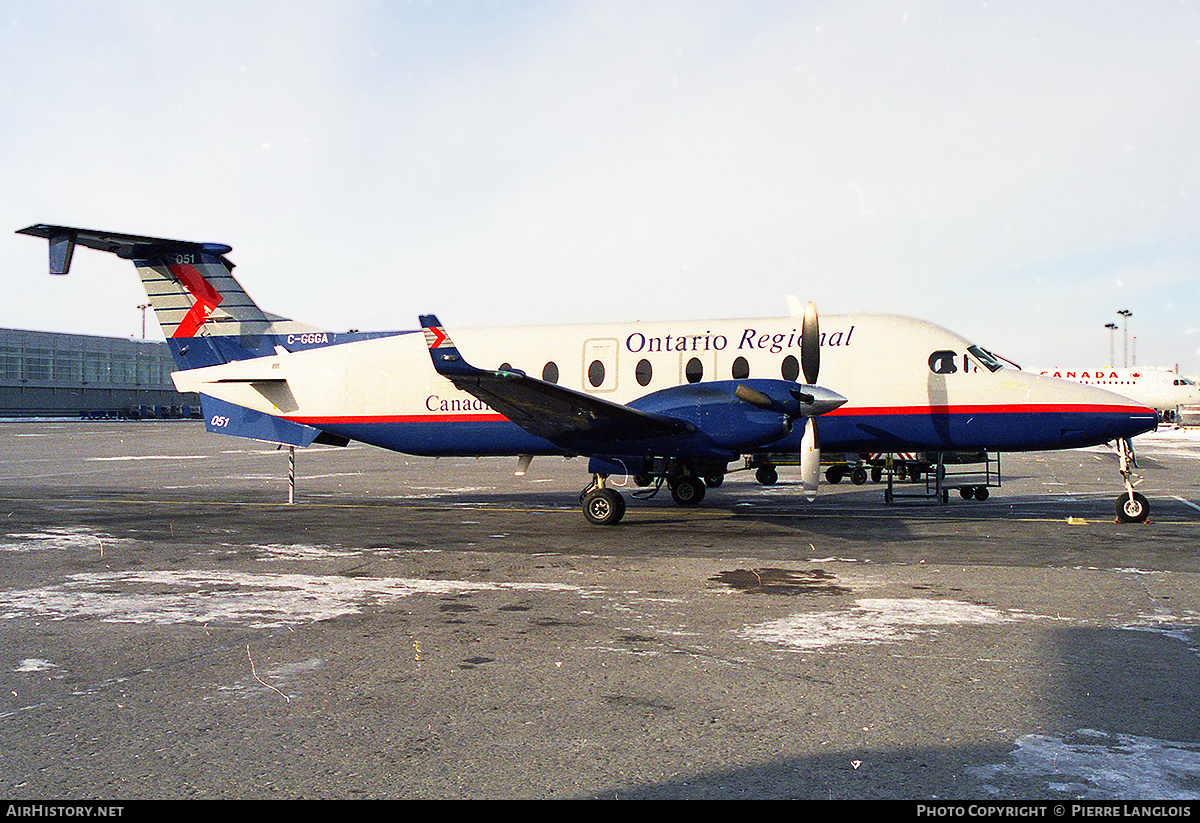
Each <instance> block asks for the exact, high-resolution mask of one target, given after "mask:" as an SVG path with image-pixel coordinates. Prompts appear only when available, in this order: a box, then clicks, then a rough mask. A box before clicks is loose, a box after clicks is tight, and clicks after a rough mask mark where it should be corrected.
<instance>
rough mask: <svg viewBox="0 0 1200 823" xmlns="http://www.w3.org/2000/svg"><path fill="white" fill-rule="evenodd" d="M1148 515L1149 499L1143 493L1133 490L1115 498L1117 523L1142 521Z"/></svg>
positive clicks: (1144, 520)
mask: <svg viewBox="0 0 1200 823" xmlns="http://www.w3.org/2000/svg"><path fill="white" fill-rule="evenodd" d="M1149 516H1150V501H1149V500H1147V499H1146V498H1145V496H1144V495H1141V494H1139V493H1138V492H1134V493H1133V494H1132V496H1131V495H1128V494H1123V495H1121V496H1120V497H1118V498H1117V522H1118V523H1144V522H1146V518H1147V517H1149Z"/></svg>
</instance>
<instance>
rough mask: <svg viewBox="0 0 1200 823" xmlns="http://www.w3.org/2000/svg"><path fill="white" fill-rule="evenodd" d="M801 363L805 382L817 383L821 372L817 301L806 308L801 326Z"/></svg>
mask: <svg viewBox="0 0 1200 823" xmlns="http://www.w3.org/2000/svg"><path fill="white" fill-rule="evenodd" d="M800 365H801V368H803V369H804V382H805V383H809V384H811V385H816V382H817V376H818V375H819V374H820V372H821V329H820V323H819V322H818V321H817V306H816V304H815V303H809V304H808V305H807V306H806V307H805V308H804V321H803V322H802V324H801V326H800Z"/></svg>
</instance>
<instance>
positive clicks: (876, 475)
mask: <svg viewBox="0 0 1200 823" xmlns="http://www.w3.org/2000/svg"><path fill="white" fill-rule="evenodd" d="M882 479H883V469H881V468H880V467H879V466H876V467H874V468H873V469H871V482H872V483H878V482H879V481H880V480H882Z"/></svg>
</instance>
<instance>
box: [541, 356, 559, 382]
mask: <svg viewBox="0 0 1200 823" xmlns="http://www.w3.org/2000/svg"><path fill="white" fill-rule="evenodd" d="M542 379H543V380H545V381H546V382H547V383H557V382H558V364H557V363H555V362H554V361H553V360H551V361H550V362H549V363H547V364H546V365H545V366H543V367H542Z"/></svg>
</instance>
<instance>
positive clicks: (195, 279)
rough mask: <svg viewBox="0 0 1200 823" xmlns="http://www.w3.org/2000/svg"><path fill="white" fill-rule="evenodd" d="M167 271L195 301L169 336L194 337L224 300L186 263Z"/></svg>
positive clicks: (169, 267) (194, 268) (178, 264)
mask: <svg viewBox="0 0 1200 823" xmlns="http://www.w3.org/2000/svg"><path fill="white" fill-rule="evenodd" d="M167 269H168V270H169V271H170V272H171V274H173V275H175V279H176V280H178V281H179V282H180V283H182V284H183V287H184V288H185V289H187V290H188V292H189V293H190V294H191V295H192V298H193V299H194V300H195V301H196V302H195V304H193V306H192V308H191V309H190V310H189V311H188V313H187V314H186V315H185V316H184V318H183V320H182V321H180V323H179V327H178V328H177V329H175V331H174V333H172V335H171V336H172V337H195V336H196V332H198V331H199V330H200V327H201V326H203V325H204V323H205V321H207V320H208V317H209V315H211V314H212V313H213V310H214V309H216V307H217V306H219V305H220V304H221V301H222V300H224V299H225V298H224V297H223V296H222V295H221V294H219V293H218V292H217V290H216V289H214V288H213V287H212V285H211V284H210V283H209V282H208V281H207V280H205V279H204V276H203V275H202V274H200V272H199V271H197V270H196V267H195V266H192V265H189V264H187V263H177V264H174V265H169V266H167Z"/></svg>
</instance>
